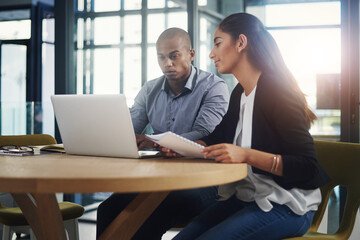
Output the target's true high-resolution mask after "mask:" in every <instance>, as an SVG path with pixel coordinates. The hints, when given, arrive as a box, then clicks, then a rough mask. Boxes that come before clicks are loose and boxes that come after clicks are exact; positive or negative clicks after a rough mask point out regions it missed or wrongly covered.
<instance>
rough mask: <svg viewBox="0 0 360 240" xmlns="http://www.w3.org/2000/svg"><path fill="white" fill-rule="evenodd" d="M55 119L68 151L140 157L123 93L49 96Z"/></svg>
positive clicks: (146, 154)
mask: <svg viewBox="0 0 360 240" xmlns="http://www.w3.org/2000/svg"><path fill="white" fill-rule="evenodd" d="M51 102H52V104H53V108H54V113H55V118H56V121H57V124H58V127H59V131H60V135H61V138H62V141H63V144H64V149H65V152H66V153H67V154H76V155H90V156H104V157H124V158H142V157H153V156H160V153H159V152H158V151H138V148H137V144H136V138H135V133H134V129H133V125H132V121H131V116H130V112H129V108H128V106H127V104H126V98H125V95H123V94H116V95H71V94H70V95H52V96H51Z"/></svg>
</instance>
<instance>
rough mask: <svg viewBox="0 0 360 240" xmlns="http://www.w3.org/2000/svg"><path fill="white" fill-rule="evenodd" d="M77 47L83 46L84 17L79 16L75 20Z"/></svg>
mask: <svg viewBox="0 0 360 240" xmlns="http://www.w3.org/2000/svg"><path fill="white" fill-rule="evenodd" d="M75 41H76V42H77V47H78V48H83V47H84V19H83V18H79V19H78V20H77V37H76V38H75Z"/></svg>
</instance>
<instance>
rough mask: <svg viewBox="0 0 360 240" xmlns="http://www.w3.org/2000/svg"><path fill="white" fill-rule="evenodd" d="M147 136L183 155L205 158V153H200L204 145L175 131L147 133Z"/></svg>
mask: <svg viewBox="0 0 360 240" xmlns="http://www.w3.org/2000/svg"><path fill="white" fill-rule="evenodd" d="M146 137H147V138H148V139H150V140H152V141H154V142H156V143H157V144H159V145H160V146H163V147H166V148H169V149H171V150H173V151H174V152H177V153H179V154H181V155H182V156H185V157H196V158H204V154H203V153H200V150H201V149H203V148H204V146H202V145H200V144H198V143H196V142H194V141H191V140H189V139H187V138H184V137H182V136H180V135H177V134H175V133H173V132H170V131H169V132H165V133H161V134H156V135H148V134H146Z"/></svg>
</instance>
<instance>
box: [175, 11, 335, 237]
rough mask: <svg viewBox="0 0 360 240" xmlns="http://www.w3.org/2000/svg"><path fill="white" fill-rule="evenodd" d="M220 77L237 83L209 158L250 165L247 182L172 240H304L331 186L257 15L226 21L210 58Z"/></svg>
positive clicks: (225, 192)
mask: <svg viewBox="0 0 360 240" xmlns="http://www.w3.org/2000/svg"><path fill="white" fill-rule="evenodd" d="M210 58H211V59H213V60H214V62H215V65H216V67H217V68H218V71H219V72H220V73H222V74H225V73H231V74H233V75H234V76H235V77H236V79H237V81H238V82H239V84H238V85H237V86H236V87H235V89H234V90H233V92H232V95H231V98H230V105H229V109H228V112H227V113H226V115H225V116H224V118H223V120H222V122H221V123H220V124H219V125H218V126H217V127H216V129H215V130H214V132H213V133H211V134H210V135H209V136H207V137H205V138H203V139H201V140H199V141H197V142H198V143H200V144H202V145H204V146H206V147H205V148H204V150H203V153H204V154H205V158H214V159H215V160H216V161H217V162H220V163H247V164H248V176H247V177H246V178H245V179H244V180H241V181H239V182H236V183H231V184H227V185H223V186H220V187H219V195H220V197H221V199H220V201H219V202H218V203H217V204H216V205H215V206H213V207H211V208H210V209H208V210H206V211H205V212H204V213H203V214H201V215H200V216H199V217H198V218H196V219H195V220H194V221H193V222H192V223H190V224H189V225H188V226H186V227H185V228H184V229H183V230H182V231H181V232H180V233H179V234H178V235H177V236H176V237H175V238H174V239H176V240H178V239H207V240H209V239H251V240H254V239H282V238H287V237H295V236H301V235H303V234H304V233H305V232H306V231H307V230H308V228H309V226H310V224H311V221H312V218H313V212H314V211H316V210H317V207H318V205H319V203H320V202H321V194H320V190H319V187H320V186H322V185H323V184H325V183H326V182H327V181H328V180H329V179H328V176H327V175H326V173H325V172H324V171H323V170H322V168H321V167H320V165H319V164H318V162H317V160H316V152H315V149H314V144H313V139H312V137H311V135H310V134H309V131H308V130H309V128H310V125H311V123H312V122H313V121H314V120H315V119H316V116H315V115H314V114H313V113H312V112H311V110H310V109H309V107H308V105H307V103H306V100H305V97H304V94H303V93H302V92H301V90H300V89H299V87H298V85H297V83H296V81H295V79H294V77H293V76H292V74H291V73H290V72H289V70H288V69H287V67H286V65H285V63H284V61H283V59H282V57H281V54H280V51H279V49H278V47H277V45H276V43H275V41H274V39H273V38H272V36H271V35H270V34H269V33H268V32H267V31H266V29H265V27H264V25H263V24H262V23H261V22H260V21H259V20H258V19H257V18H256V17H254V16H252V15H250V14H246V13H238V14H233V15H231V16H229V17H227V18H225V19H224V20H223V21H222V22H221V23H220V24H219V26H218V28H217V30H216V32H215V34H214V47H213V49H212V51H211V53H210Z"/></svg>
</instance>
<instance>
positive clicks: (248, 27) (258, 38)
mask: <svg viewBox="0 0 360 240" xmlns="http://www.w3.org/2000/svg"><path fill="white" fill-rule="evenodd" d="M218 28H219V29H220V30H221V31H222V32H224V33H227V34H229V35H230V36H231V37H232V39H233V40H234V41H237V40H238V37H239V35H240V34H244V35H245V36H246V37H247V42H248V44H247V53H248V58H249V61H250V62H251V63H252V64H253V65H254V66H255V67H257V68H258V69H259V70H260V71H262V72H263V74H267V73H268V74H273V75H276V76H277V77H279V78H280V81H282V83H283V84H286V85H287V87H289V88H290V89H291V90H292V91H293V92H295V93H296V95H297V96H298V97H299V100H300V101H301V102H303V105H304V112H305V115H306V120H307V123H308V126H309V128H310V125H311V123H312V122H313V121H314V120H316V119H317V117H316V116H315V114H314V113H313V112H312V111H311V110H310V108H309V106H308V104H307V102H306V99H305V95H304V93H303V92H302V91H301V90H300V88H299V86H298V84H297V82H296V80H295V78H294V76H293V75H292V74H291V72H290V71H289V69H288V68H287V66H286V64H285V62H284V60H283V58H282V56H281V53H280V50H279V48H278V46H277V44H276V42H275V40H274V38H273V37H272V36H271V35H270V33H269V32H268V31H267V30H266V29H265V26H264V25H263V24H262V22H261V21H260V20H259V19H258V18H256V17H255V16H253V15H251V14H248V13H235V14H232V15H230V16H228V17H226V18H225V19H224V20H222V21H221V22H220V24H219V26H218Z"/></svg>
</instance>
